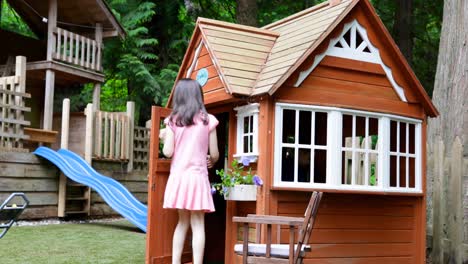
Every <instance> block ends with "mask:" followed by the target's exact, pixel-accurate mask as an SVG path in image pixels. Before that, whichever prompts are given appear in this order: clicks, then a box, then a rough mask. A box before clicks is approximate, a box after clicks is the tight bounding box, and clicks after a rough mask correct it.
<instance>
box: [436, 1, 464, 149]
mask: <svg viewBox="0 0 468 264" xmlns="http://www.w3.org/2000/svg"><path fill="white" fill-rule="evenodd" d="M467 46H468V1H466V0H445V3H444V17H443V23H442V32H441V37H440V44H439V57H438V60H437V71H436V77H435V84H434V93H433V95H432V101H433V102H434V104H435V106H436V107H437V109H438V110H439V112H440V116H439V117H438V118H436V119H433V120H430V122H429V131H428V133H429V134H428V138H433V137H434V136H440V137H441V138H442V140H443V141H444V143H445V144H446V146H449V145H451V144H452V143H453V140H454V138H455V137H456V136H459V137H461V138H462V143H463V145H464V156H465V157H466V156H468V148H467V146H466V144H465V142H466V138H467V136H468V47H467Z"/></svg>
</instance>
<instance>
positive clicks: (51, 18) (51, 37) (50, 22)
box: [47, 0, 57, 61]
mask: <svg viewBox="0 0 468 264" xmlns="http://www.w3.org/2000/svg"><path fill="white" fill-rule="evenodd" d="M56 27H57V0H49V15H48V18H47V60H49V61H50V60H52V55H53V53H54V52H55V42H56V41H55V34H54V29H55V28H56Z"/></svg>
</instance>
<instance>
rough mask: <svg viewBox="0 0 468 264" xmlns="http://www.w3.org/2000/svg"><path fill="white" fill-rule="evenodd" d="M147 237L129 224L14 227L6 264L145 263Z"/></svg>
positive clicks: (2, 242) (6, 242)
mask: <svg viewBox="0 0 468 264" xmlns="http://www.w3.org/2000/svg"><path fill="white" fill-rule="evenodd" d="M145 239H146V235H145V234H144V233H141V232H140V231H139V230H138V229H137V228H135V227H134V226H132V225H131V224H130V223H128V222H127V221H123V220H122V221H115V222H105V223H101V222H100V223H86V224H60V225H46V226H22V227H12V228H11V229H10V230H9V231H8V233H7V234H6V235H5V237H3V238H2V239H0V262H1V263H2V264H9V263H12V264H13V263H14V264H28V263H31V264H42V263H47V264H52V263H54V264H55V263H60V264H62V263H66V264H72V263H77V264H78V263H79V264H82V263H93V264H94V263H125V264H127V263H144V261H145Z"/></svg>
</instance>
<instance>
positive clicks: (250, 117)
mask: <svg viewBox="0 0 468 264" xmlns="http://www.w3.org/2000/svg"><path fill="white" fill-rule="evenodd" d="M249 123H250V126H249V127H250V131H249V132H250V133H253V116H249Z"/></svg>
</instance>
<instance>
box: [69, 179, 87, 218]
mask: <svg viewBox="0 0 468 264" xmlns="http://www.w3.org/2000/svg"><path fill="white" fill-rule="evenodd" d="M90 209H91V188H89V187H88V186H86V185H83V184H80V183H77V182H74V181H72V180H70V179H67V192H66V201H65V216H82V215H86V216H89V214H90V212H91V210H90Z"/></svg>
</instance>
